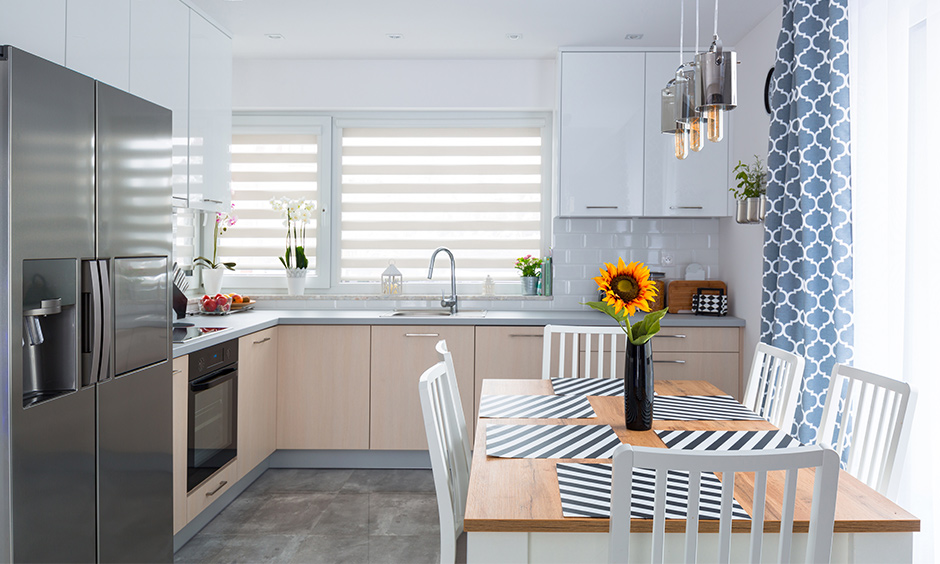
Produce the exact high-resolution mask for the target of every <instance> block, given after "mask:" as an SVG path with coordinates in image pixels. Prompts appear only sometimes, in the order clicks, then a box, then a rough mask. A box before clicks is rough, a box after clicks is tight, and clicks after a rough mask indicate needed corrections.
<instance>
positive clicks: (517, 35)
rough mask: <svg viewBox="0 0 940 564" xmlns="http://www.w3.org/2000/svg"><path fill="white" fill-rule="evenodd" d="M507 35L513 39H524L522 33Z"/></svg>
mask: <svg viewBox="0 0 940 564" xmlns="http://www.w3.org/2000/svg"><path fill="white" fill-rule="evenodd" d="M506 37H508V38H509V39H510V40H511V41H519V40H520V39H522V34H521V33H507V34H506Z"/></svg>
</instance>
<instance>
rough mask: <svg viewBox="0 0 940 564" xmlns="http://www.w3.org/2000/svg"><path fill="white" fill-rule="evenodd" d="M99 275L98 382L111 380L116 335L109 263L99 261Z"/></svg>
mask: <svg viewBox="0 0 940 564" xmlns="http://www.w3.org/2000/svg"><path fill="white" fill-rule="evenodd" d="M98 269H99V270H98V273H99V274H98V275H99V278H100V279H101V305H102V307H101V368H100V369H99V370H98V381H99V382H104V381H106V380H110V379H111V375H110V372H111V370H110V368H111V337H112V335H114V319H113V316H112V315H111V275H110V273H109V270H108V261H107V260H99V261H98Z"/></svg>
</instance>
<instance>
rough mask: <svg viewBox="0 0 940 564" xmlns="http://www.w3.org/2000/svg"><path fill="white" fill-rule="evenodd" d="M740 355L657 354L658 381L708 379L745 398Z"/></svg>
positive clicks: (655, 354) (654, 354)
mask: <svg viewBox="0 0 940 564" xmlns="http://www.w3.org/2000/svg"><path fill="white" fill-rule="evenodd" d="M739 356H740V355H739V354H738V353H724V352H721V353H673V352H671V353H657V352H654V353H653V376H654V378H656V379H657V380H705V381H707V382H710V383H712V384H714V385H715V386H717V387H718V388H720V389H721V390H722V391H724V392H725V393H727V394H730V395H732V396H734V397H735V399H737V400H739V401H740V399H741V379H740V377H739V375H738V363H739Z"/></svg>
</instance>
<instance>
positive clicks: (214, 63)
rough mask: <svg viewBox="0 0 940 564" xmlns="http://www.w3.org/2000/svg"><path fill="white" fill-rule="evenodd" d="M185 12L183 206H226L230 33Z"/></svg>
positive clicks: (228, 200) (228, 191)
mask: <svg viewBox="0 0 940 564" xmlns="http://www.w3.org/2000/svg"><path fill="white" fill-rule="evenodd" d="M189 17H190V19H189V207H191V208H198V209H204V210H209V211H227V210H228V209H229V205H230V204H231V200H232V194H231V187H230V183H231V174H230V172H229V164H230V162H231V155H230V153H229V146H230V145H231V143H232V39H231V38H230V37H228V36H227V35H225V34H224V33H222V32H221V31H220V30H219V29H218V28H217V27H215V26H214V25H212V24H211V23H209V22H208V21H207V20H206V19H204V18H203V17H202V16H200V15H199V14H197V13H195V12H190V16H189Z"/></svg>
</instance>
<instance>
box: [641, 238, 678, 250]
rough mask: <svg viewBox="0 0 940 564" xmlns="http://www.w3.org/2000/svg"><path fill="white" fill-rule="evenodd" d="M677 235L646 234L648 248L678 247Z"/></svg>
mask: <svg viewBox="0 0 940 564" xmlns="http://www.w3.org/2000/svg"><path fill="white" fill-rule="evenodd" d="M676 237H677V236H676V235H665V234H653V235H647V236H646V248H647V249H676V248H678V247H677V243H676V241H677V239H676Z"/></svg>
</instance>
